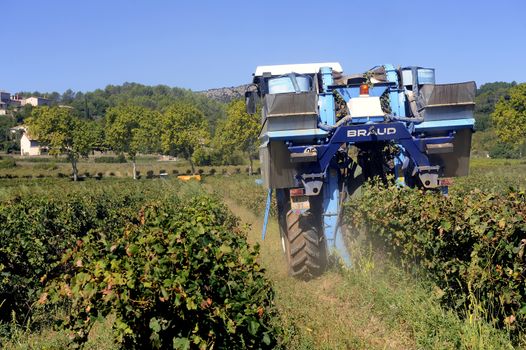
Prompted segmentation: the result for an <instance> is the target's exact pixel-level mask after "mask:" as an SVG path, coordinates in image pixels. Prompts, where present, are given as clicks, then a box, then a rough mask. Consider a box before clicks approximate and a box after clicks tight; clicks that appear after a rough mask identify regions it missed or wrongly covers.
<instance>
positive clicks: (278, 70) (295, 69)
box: [254, 62, 343, 77]
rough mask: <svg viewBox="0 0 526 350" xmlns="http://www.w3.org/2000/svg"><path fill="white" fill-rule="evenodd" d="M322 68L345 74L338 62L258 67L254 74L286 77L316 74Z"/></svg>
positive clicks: (257, 75)
mask: <svg viewBox="0 0 526 350" xmlns="http://www.w3.org/2000/svg"><path fill="white" fill-rule="evenodd" d="M321 67H331V68H332V70H333V71H335V72H339V73H341V72H343V69H342V66H341V65H340V64H339V63H338V62H323V63H302V64H281V65H273V66H258V67H256V72H255V73H254V76H255V77H260V76H262V75H263V73H270V74H272V75H284V74H289V73H298V74H315V73H318V72H319V71H320V68H321Z"/></svg>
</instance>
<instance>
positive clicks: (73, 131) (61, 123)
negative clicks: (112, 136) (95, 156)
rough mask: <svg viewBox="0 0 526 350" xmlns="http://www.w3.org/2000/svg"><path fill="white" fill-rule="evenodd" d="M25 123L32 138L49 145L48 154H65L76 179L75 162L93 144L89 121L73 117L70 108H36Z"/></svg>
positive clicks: (85, 156) (84, 155) (87, 153)
mask: <svg viewBox="0 0 526 350" xmlns="http://www.w3.org/2000/svg"><path fill="white" fill-rule="evenodd" d="M26 124H27V127H28V132H29V133H30V134H31V135H32V136H33V137H35V138H36V139H37V140H39V141H40V142H41V143H43V144H46V145H47V146H49V153H50V154H52V155H59V154H65V155H66V156H67V157H68V160H69V161H70V162H71V167H72V170H73V180H74V181H77V179H78V168H77V163H78V161H79V159H80V158H81V157H83V158H87V157H88V155H89V152H90V151H91V148H92V146H93V134H92V133H91V132H90V129H91V128H90V125H89V123H88V122H86V121H84V120H81V119H79V118H77V117H75V116H74V112H73V110H72V109H70V108H62V107H36V108H34V109H33V110H32V112H31V117H30V118H29V119H27V122H26Z"/></svg>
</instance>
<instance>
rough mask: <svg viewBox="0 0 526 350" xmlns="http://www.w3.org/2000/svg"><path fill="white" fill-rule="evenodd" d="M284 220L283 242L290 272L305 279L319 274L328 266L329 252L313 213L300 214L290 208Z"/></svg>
mask: <svg viewBox="0 0 526 350" xmlns="http://www.w3.org/2000/svg"><path fill="white" fill-rule="evenodd" d="M284 221H285V222H284V224H285V225H283V226H285V227H283V226H282V229H281V230H280V231H281V243H282V247H283V250H284V253H285V256H286V258H287V263H288V266H289V274H290V275H291V276H293V277H296V278H299V279H303V280H309V279H311V278H314V277H316V276H319V275H320V274H321V273H322V272H323V271H324V270H325V268H326V266H327V254H326V246H325V240H324V239H323V237H322V235H321V234H320V233H319V230H318V228H317V225H316V224H315V220H314V219H313V217H312V214H309V213H306V214H303V215H299V214H296V213H294V212H293V211H292V210H289V211H288V212H287V214H286V217H285V220H284Z"/></svg>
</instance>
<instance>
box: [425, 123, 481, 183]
mask: <svg viewBox="0 0 526 350" xmlns="http://www.w3.org/2000/svg"><path fill="white" fill-rule="evenodd" d="M471 136H472V131H471V129H463V130H459V131H457V133H456V135H455V139H454V141H453V152H451V153H444V154H431V155H429V161H430V163H431V164H432V165H440V166H441V168H442V169H443V174H441V176H445V177H456V176H467V175H469V157H470V151H471Z"/></svg>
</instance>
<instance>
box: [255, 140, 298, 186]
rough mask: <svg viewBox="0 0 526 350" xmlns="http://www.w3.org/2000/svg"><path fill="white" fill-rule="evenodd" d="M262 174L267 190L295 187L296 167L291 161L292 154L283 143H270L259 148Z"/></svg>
mask: <svg viewBox="0 0 526 350" xmlns="http://www.w3.org/2000/svg"><path fill="white" fill-rule="evenodd" d="M259 158H260V161H261V174H262V178H263V183H264V184H265V186H266V187H267V188H272V189H276V188H291V187H294V177H295V175H296V169H295V165H294V164H292V163H291V161H290V152H289V150H288V148H287V146H286V145H285V143H284V142H282V141H270V142H269V143H268V144H267V146H266V147H260V148H259Z"/></svg>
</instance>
